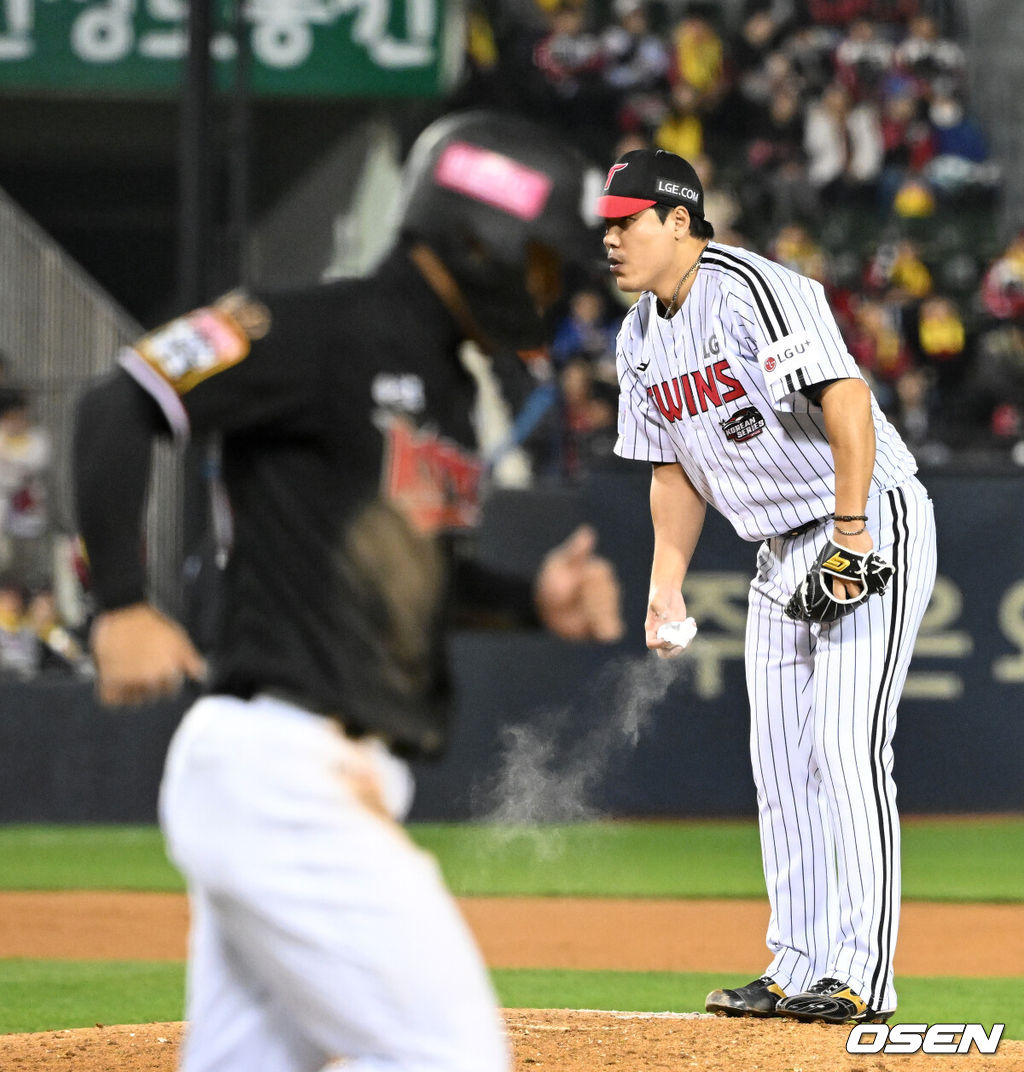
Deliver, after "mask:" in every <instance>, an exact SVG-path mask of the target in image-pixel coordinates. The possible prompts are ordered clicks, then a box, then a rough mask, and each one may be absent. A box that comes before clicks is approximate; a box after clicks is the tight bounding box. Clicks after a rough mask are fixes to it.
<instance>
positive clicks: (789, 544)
mask: <svg viewBox="0 0 1024 1072" xmlns="http://www.w3.org/2000/svg"><path fill="white" fill-rule="evenodd" d="M867 514H868V527H869V530H870V532H871V535H872V538H873V539H874V543H875V550H876V551H877V552H878V554H880V555H882V557H884V558H886V559H888V560H889V561H891V562H892V563H893V565H894V566H895V567H896V573H895V575H894V577H893V579H892V582H891V583H890V585H889V588H888V591H887V592H886V593H885V595H884V596H881V597H879V596H871V597H870V598H869V599H867V600H865V602H864V603H862V604H861V605H860V606H858V608H857V609H856V610H855V611H854V612H853V613H852V614H849V615H847V616H846V617H844V618H841V619H840V620H839V621H838V622H835V623H833V624H831V625H812V624H809V623H806V622H794V621H792V620H791V619H789V618H787V617H786V616H785V615H784V613H783V607H784V606H785V604H786V602H787V600H788V599H789V597H790V595H791V594H792V593H793V591H794V590H795V588H796V586H797V584H798V583H799V581H800V580H801V579H802V578H803V577H804V576H805V575H806V573H807V570H808V568H809V567H810V565H811V563H812V562H813V561H814V559H815V557H816V556H817V554H818V552H819V551H820V549H821V547H822V545H823V543H824V540H825V539H826V537H827V536H828V535H829V534H830V533H831V523H830V522H829V523H825V524H822V525H819V526H817V527H815V528H812V529H811V530H810V531H809V532H807V533H804V534H803V535H801V536H796V537H775V538H773V539H771V540H767V541H766V542H765V543H763V544H762V545H761V548H760V550H759V553H758V561H757V575H756V576H755V578H754V580H753V581H752V582H751V587H750V613H749V617H748V621H747V638H746V675H747V691H748V695H749V698H750V706H751V733H750V752H751V761H752V765H753V773H754V782H755V784H756V786H757V799H758V817H759V823H760V832H761V851H762V858H763V863H764V874H765V882H766V884H767V888H768V897H769V901H770V903H771V918H770V921H769V924H768V936H767V944H768V948H769V950H771V952H772V953H773V954H774V959H773V960H772V962H771V965H770V966H769V967H768V969H767V974H768V975H770V976H771V977H772V978H773V979H774V980H775V981H776V982H777V983H778V984H779V985H780V986H781V987H782V989H783V990H785V991H786V993H787V994H792V993H797V992H799V991H801V990H806V989H807V987H808V986H810V985H811V984H812V983H813V982H814V981H815V980H817V979H819V978H822V977H834V978H836V979H839V980H841V981H843V982H845V983H848V984H849V985H850V986H852V988H853V989H854V990H855V991H856V992H857V993H858V994H860V995H861V997H863V998H864V999H865V1001H867V1003H868V1004H869V1005H870V1006H871V1007H872V1008H873V1009H875V1010H876V1011H889V1010H891V1009H895V1007H896V991H895V988H894V986H893V971H892V963H893V953H894V951H895V946H896V935H897V930H898V928H899V913H900V828H899V816H898V813H897V809H896V786H895V783H894V782H893V777H892V769H893V750H892V738H893V733H894V732H895V729H896V709H897V705H898V703H899V698H900V693H901V691H902V689H903V684H904V682H905V680H906V676H907V669H908V667H909V665H910V659H911V654H912V652H913V649H914V641H915V638H916V636H917V630H918V627H919V626H920V623H921V618H922V616H923V614H924V611H925V607H926V606H927V604H928V600H929V597H930V595H931V591H932V587H933V585H934V583H935V569H936V550H935V521H934V515H933V511H932V504H931V500H930V499H929V498H928V495H927V492H926V491H925V489H924V488H923V487H922V485H921V484H920V482H919V481H918V480H917V479H916V478H914V479H911V480H910V481H908V482H907V483H905V484H903V485H902V486H900V487H898V488H894V489H892V490H889V491H885V492H882V493H880V494H877V495H875V496H872V498H871V499H870V500H869V502H868V506H867Z"/></svg>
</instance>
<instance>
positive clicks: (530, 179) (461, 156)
mask: <svg viewBox="0 0 1024 1072" xmlns="http://www.w3.org/2000/svg"><path fill="white" fill-rule="evenodd" d="M595 180H596V184H597V187H599V186H600V178H599V176H598V175H597V172H596V171H595V170H593V169H591V168H588V166H587V164H586V162H585V161H584V159H583V158H582V157H581V156H580V155H579V154H577V153H576V152H575V151H573V150H571V149H570V148H568V147H567V146H566V145H565V144H564V143H563V142H561V141H560V140H558V139H557V138H556V137H555V136H554V134H552V133H551V132H550V131H548V130H547V129H546V128H544V127H542V126H539V125H537V124H536V123H533V122H530V121H529V120H526V119H522V118H520V117H518V116H511V115H503V114H500V113H496V112H487V111H473V112H459V113H455V114H453V115H449V116H446V117H444V118H442V119H439V120H437V121H436V122H434V123H432V124H431V125H430V126H429V127H427V128H426V130H424V131H423V133H422V134H420V136H419V138H417V140H416V143H415V144H414V145H413V147H412V151H411V152H410V154H409V159H408V162H407V164H406V169H405V176H404V182H403V186H402V198H403V200H404V207H403V211H402V214H401V220H400V227H401V231H402V234H403V235H405V236H406V237H408V238H412V239H419V240H422V241H423V242H425V243H426V244H427V245H428V246H430V248H431V249H432V250H433V251H434V252H435V253H436V254H437V256H438V257H440V259H441V261H442V262H443V263H444V265H445V267H446V268H447V269H448V271H449V272H450V273H451V274H452V276H453V278H454V279H455V281H456V282H457V283H458V285H459V288H460V290H461V291H462V294H463V297H464V298H465V300H466V303H467V305H468V306H469V309H470V312H471V313H472V315H473V317H474V319H475V320H476V321H477V323H478V324H479V326H480V328H481V329H482V331H483V332H484V333H485V334H486V335H487V337H488V338H489V339H490V340H492V341H494V342H496V343H498V344H500V345H505V346H511V347H513V348H514V349H517V350H525V349H530V348H533V347H536V346H539V345H540V344H541V343H543V342H545V341H546V337H547V334H548V331H547V325H546V323H545V321H544V317H543V315H542V313H541V312H539V311H538V309H537V307H536V304H535V303H534V301H533V299H532V298H531V296H530V294H529V292H528V290H527V287H526V269H527V262H528V259H529V257H530V250H531V247H532V246H540V247H543V248H545V249H546V250H547V251H549V252H551V253H555V254H557V255H558V258H559V259H560V261H561V263H563V264H564V263H566V262H568V263H575V264H584V263H590V262H595V263H596V262H597V261H599V260H600V257H601V254H602V252H603V251H602V249H601V243H600V238H599V232H598V231H597V229H596V223H597V219H596V217H595V216H594V215H593V211H592V204H593V200H594V196H593V195H594V190H595V187H594V182H595Z"/></svg>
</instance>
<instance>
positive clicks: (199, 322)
mask: <svg viewBox="0 0 1024 1072" xmlns="http://www.w3.org/2000/svg"><path fill="white" fill-rule="evenodd" d="M269 327H270V315H269V313H268V312H267V309H266V307H265V306H263V305H261V304H260V303H259V302H257V301H254V300H253V299H252V298H250V297H249V296H248V295H246V294H244V293H243V292H241V291H232V292H231V293H230V294H227V295H225V296H224V297H223V298H221V299H219V300H218V301H216V302H214V303H213V304H212V305H209V306H205V307H203V308H201V309H196V310H194V311H193V312H191V313H188V314H186V315H185V316H181V317H178V318H177V319H176V320H172V321H170V323H168V324H164V325H163V326H162V327H159V328H157V329H156V330H155V331H153V332H150V333H149V334H148V335H144V336H143V337H142V338H141V339H139V340H138V341H137V342H136V343H135V344H134V346H133V349H134V350H135V352H136V353H137V354H138V355H139V356H140V357H141V358H142V359H143V360H144V361H145V362H146V364H147V365H149V366H150V368H152V369H153V370H154V371H155V372H156V373H157V374H158V375H159V376H160V377H161V378H162V379H164V380H165V381H166V382H167V383H169V384H170V385H171V386H172V387H173V388H174V390H175V392H176V393H177V394H178V395H184V394H186V393H188V392H189V391H190V390H192V388H193V387H195V386H196V384H198V383H201V382H202V381H203V380H205V379H207V378H208V377H209V376H214V375H216V374H217V373H218V372H223V371H224V370H225V369H229V368H232V367H233V366H234V365H237V364H238V363H239V362H240V361H243V360H244V359H245V358H246V357H248V355H249V351H250V349H251V344H252V342H253V340H255V339H258V338H261V337H262V336H263V335H265V334H266V333H267V330H268V329H269Z"/></svg>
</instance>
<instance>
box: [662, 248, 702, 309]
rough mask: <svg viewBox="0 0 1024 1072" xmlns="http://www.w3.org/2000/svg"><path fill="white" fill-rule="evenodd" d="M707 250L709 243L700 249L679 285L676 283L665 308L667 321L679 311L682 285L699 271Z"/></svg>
mask: <svg viewBox="0 0 1024 1072" xmlns="http://www.w3.org/2000/svg"><path fill="white" fill-rule="evenodd" d="M707 248H708V244H707V242H705V243H704V245H703V246H701V247H700V253H698V254H697V259H696V260H695V261H694V262H693V264H691V265H690V267H689V268H687V269H686V274H685V275H684V276H683V277H682V278H681V279H680V280H679V282H678V283H676V289H675V290H673V291H672V300H671V301H670V302H669V303H668V305H667V306H666V307H665V318H666V319H668V318H669V317H672V316H675V314H676V309H677V306H676V299H677V298H678V297H679V291H680V289H681V288H682V285H683V284H684V283H685V282H686V281H687V279H689V278H690V276H691V275H693V273H694V272H695V271H697V268H698V267H699V265H700V259H701V257H703V256H704V250H706V249H707Z"/></svg>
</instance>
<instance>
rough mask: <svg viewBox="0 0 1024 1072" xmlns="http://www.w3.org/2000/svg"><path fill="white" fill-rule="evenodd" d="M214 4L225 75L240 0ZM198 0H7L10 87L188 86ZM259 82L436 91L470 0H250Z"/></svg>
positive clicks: (445, 80) (3, 37) (4, 57)
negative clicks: (185, 76) (191, 22)
mask: <svg viewBox="0 0 1024 1072" xmlns="http://www.w3.org/2000/svg"><path fill="white" fill-rule="evenodd" d="M192 2H193V3H202V2H210V3H212V4H213V5H214V8H213V22H214V29H213V33H212V36H211V53H212V55H213V57H214V60H215V70H216V78H217V82H218V84H219V85H221V86H224V87H226V86H227V85H229V84H230V81H231V78H232V71H233V68H234V62H233V61H234V58H235V55H236V51H237V49H236V41H235V37H234V34H233V33H232V31H231V25H232V6H233V5H232V3H231V0H192ZM188 10H189V2H188V0H0V90H17V91H19V92H29V93H32V92H46V93H50V92H57V93H68V94H74V95H76V96H79V95H83V94H86V95H87V94H92V93H100V94H108V95H113V94H116V95H118V96H130V97H138V96H146V95H167V94H173V93H176V92H177V91H178V90H179V89H180V87H181V80H182V72H183V70H184V59H185V57H186V55H187V52H188V29H187V25H186V23H187V15H188ZM244 21H245V26H246V31H247V42H248V47H249V50H250V55H251V60H250V65H249V70H250V84H251V87H252V91H253V92H254V93H256V94H259V95H262V96H281V97H291V96H323V97H331V96H346V97H361V96H366V97H369V96H377V97H381V96H383V97H429V96H434V95H437V94H439V93H441V92H443V91H444V89H445V88H446V87H447V86H448V85H449V84H450V83H451V81H452V80H453V79H454V77H455V75H456V74H457V72H458V68H459V64H460V62H461V57H462V49H463V26H462V5H461V0H246V2H245V7H244Z"/></svg>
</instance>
